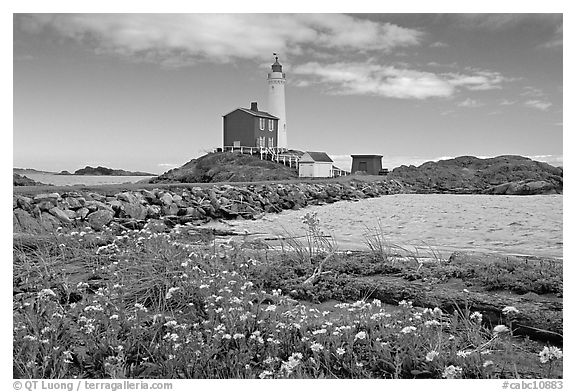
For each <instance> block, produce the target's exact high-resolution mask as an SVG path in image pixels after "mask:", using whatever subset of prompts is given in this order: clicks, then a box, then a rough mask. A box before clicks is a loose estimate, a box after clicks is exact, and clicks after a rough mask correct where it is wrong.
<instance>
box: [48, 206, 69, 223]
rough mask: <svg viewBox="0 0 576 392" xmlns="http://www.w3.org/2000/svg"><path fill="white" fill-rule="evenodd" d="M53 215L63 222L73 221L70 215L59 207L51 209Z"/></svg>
mask: <svg viewBox="0 0 576 392" xmlns="http://www.w3.org/2000/svg"><path fill="white" fill-rule="evenodd" d="M49 213H50V214H52V216H54V217H56V218H57V219H58V220H59V221H60V222H62V223H66V224H69V223H72V221H71V220H70V218H69V217H68V215H67V214H66V213H65V212H64V211H62V210H61V209H60V208H58V207H54V208H51V209H50V211H49Z"/></svg>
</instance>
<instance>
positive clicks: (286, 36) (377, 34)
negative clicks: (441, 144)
mask: <svg viewBox="0 0 576 392" xmlns="http://www.w3.org/2000/svg"><path fill="white" fill-rule="evenodd" d="M17 24H18V25H20V26H21V27H22V28H24V29H27V30H28V31H35V32H45V31H55V32H57V33H58V34H59V35H61V36H64V37H67V38H70V39H74V40H77V41H80V42H83V43H87V44H89V45H91V46H93V47H94V49H95V50H97V51H98V52H101V53H114V54H118V55H123V56H128V57H130V58H134V59H138V60H142V61H150V62H158V63H162V64H164V65H167V66H182V65H187V64H191V63H194V62H195V61H198V60H203V61H212V62H231V61H233V60H234V59H257V60H262V59H268V58H270V56H271V54H272V52H279V53H281V54H282V55H284V56H287V55H288V56H289V55H298V54H300V53H301V52H302V51H303V46H305V45H311V46H313V47H317V48H319V49H325V48H334V49H342V50H344V49H345V50H348V51H350V50H353V51H366V50H374V51H389V50H391V49H393V48H396V47H405V46H412V45H417V44H419V43H420V41H421V39H422V38H423V35H424V33H422V32H420V31H418V30H415V29H408V28H404V27H400V26H397V25H394V24H390V23H378V22H373V21H369V20H364V19H360V18H357V17H354V16H349V15H339V14H295V15H290V14H58V15H49V14H34V15H23V16H20V17H19V18H18V19H17Z"/></svg>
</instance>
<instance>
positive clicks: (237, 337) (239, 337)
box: [232, 333, 244, 340]
mask: <svg viewBox="0 0 576 392" xmlns="http://www.w3.org/2000/svg"><path fill="white" fill-rule="evenodd" d="M232 338H233V339H234V340H238V339H243V338H244V334H241V333H235V334H234V336H232Z"/></svg>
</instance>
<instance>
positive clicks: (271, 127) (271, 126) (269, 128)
mask: <svg viewBox="0 0 576 392" xmlns="http://www.w3.org/2000/svg"><path fill="white" fill-rule="evenodd" d="M268 130H269V131H273V130H274V120H270V119H269V120H268Z"/></svg>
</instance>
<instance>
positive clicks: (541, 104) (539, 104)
mask: <svg viewBox="0 0 576 392" xmlns="http://www.w3.org/2000/svg"><path fill="white" fill-rule="evenodd" d="M524 106H527V107H529V108H533V109H538V110H542V111H546V110H548V109H549V108H550V106H552V102H549V101H546V100H540V99H531V100H529V101H526V102H524Z"/></svg>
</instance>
